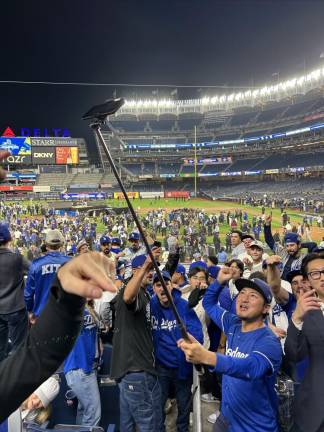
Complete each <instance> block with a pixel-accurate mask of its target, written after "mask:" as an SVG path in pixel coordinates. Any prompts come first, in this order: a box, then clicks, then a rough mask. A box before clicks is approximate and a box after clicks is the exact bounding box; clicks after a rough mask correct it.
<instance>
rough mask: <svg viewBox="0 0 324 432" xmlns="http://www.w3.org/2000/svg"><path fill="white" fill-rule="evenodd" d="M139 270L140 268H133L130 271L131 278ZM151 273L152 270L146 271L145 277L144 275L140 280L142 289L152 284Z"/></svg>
mask: <svg viewBox="0 0 324 432" xmlns="http://www.w3.org/2000/svg"><path fill="white" fill-rule="evenodd" d="M140 268H141V267H137V268H133V270H132V273H133V276H134V275H135V274H136V273H137V272H138V271H139V269H140ZM153 273H154V272H153V270H148V271H147V272H146V273H145V275H144V277H143V279H142V284H141V286H142V287H146V286H147V285H151V284H152V281H153Z"/></svg>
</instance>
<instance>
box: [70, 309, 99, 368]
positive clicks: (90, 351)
mask: <svg viewBox="0 0 324 432" xmlns="http://www.w3.org/2000/svg"><path fill="white" fill-rule="evenodd" d="M96 353H97V326H96V323H95V322H94V319H93V318H92V316H91V315H90V313H89V311H88V310H87V309H85V310H84V313H83V327H82V330H81V333H80V335H79V337H78V338H77V340H76V342H75V345H74V347H73V350H72V351H71V352H70V354H69V355H68V357H67V358H66V359H65V361H64V373H67V372H69V371H70V370H73V369H82V370H83V372H84V373H90V372H91V371H92V370H93V366H94V362H95V359H96Z"/></svg>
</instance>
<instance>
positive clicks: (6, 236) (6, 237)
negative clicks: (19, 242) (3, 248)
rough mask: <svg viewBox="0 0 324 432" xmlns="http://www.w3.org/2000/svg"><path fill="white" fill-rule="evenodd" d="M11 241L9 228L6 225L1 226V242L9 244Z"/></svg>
mask: <svg viewBox="0 0 324 432" xmlns="http://www.w3.org/2000/svg"><path fill="white" fill-rule="evenodd" d="M10 240H11V234H10V231H9V228H8V227H7V225H5V224H0V242H1V243H7V242H8V241H10Z"/></svg>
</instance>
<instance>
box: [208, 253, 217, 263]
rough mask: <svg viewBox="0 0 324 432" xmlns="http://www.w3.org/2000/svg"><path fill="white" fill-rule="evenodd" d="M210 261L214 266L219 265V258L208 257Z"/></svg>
mask: <svg viewBox="0 0 324 432" xmlns="http://www.w3.org/2000/svg"><path fill="white" fill-rule="evenodd" d="M208 259H209V261H211V262H212V263H213V264H214V265H217V264H218V258H217V257H216V256H214V255H209V257H208Z"/></svg>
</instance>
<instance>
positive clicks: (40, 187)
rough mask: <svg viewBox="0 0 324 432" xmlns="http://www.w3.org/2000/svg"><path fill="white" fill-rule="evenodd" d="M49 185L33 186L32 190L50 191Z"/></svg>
mask: <svg viewBox="0 0 324 432" xmlns="http://www.w3.org/2000/svg"><path fill="white" fill-rule="evenodd" d="M50 191H51V186H33V192H50Z"/></svg>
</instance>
